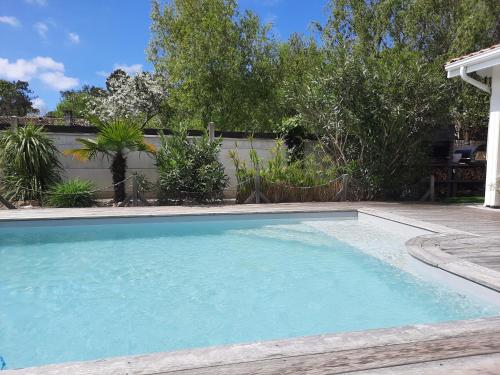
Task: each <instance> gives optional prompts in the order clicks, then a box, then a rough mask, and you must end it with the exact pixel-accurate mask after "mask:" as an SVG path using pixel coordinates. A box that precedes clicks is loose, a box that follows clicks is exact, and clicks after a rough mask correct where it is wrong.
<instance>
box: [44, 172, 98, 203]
mask: <svg viewBox="0 0 500 375" xmlns="http://www.w3.org/2000/svg"><path fill="white" fill-rule="evenodd" d="M94 189H95V187H94V184H93V183H92V182H90V181H86V180H80V179H78V178H76V179H73V180H68V181H64V182H60V183H57V184H55V185H54V186H52V187H51V188H50V190H49V191H48V192H47V195H46V198H45V204H46V205H47V206H50V207H57V208H70V207H92V206H93V205H94V203H95V193H94Z"/></svg>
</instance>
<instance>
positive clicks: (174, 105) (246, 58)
mask: <svg viewBox="0 0 500 375" xmlns="http://www.w3.org/2000/svg"><path fill="white" fill-rule="evenodd" d="M151 17H152V22H153V24H152V31H153V38H152V41H151V44H150V49H149V56H150V59H151V61H152V62H153V64H154V66H155V70H156V71H158V72H164V73H165V74H166V75H167V76H168V77H169V80H170V83H171V93H170V97H169V108H170V109H173V111H174V113H173V114H172V115H171V119H170V124H177V123H178V122H183V123H184V124H188V126H189V127H198V128H205V126H206V125H207V124H208V122H210V121H213V122H214V123H215V124H216V125H217V127H218V128H220V129H224V130H233V129H240V130H241V129H245V130H266V129H267V130H269V129H271V127H272V125H273V124H274V122H276V121H279V114H278V112H277V106H276V100H277V99H276V89H275V88H276V83H277V82H276V78H277V76H276V68H277V49H276V44H275V43H272V42H271V40H270V37H269V35H268V34H269V28H268V27H267V26H263V25H262V24H261V22H260V20H259V18H258V17H257V16H256V15H255V14H253V13H252V12H249V11H246V12H245V13H244V14H243V15H242V14H240V13H239V11H238V7H237V3H236V1H235V0H174V1H171V2H170V3H169V4H167V5H165V7H162V6H161V5H160V2H159V1H156V0H155V1H153V11H152V15H151Z"/></svg>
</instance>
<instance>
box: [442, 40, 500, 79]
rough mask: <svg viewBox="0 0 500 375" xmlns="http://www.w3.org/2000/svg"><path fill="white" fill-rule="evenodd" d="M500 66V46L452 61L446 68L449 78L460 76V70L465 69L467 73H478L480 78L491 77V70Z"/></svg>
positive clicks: (496, 45)
mask: <svg viewBox="0 0 500 375" xmlns="http://www.w3.org/2000/svg"><path fill="white" fill-rule="evenodd" d="M496 65H500V44H495V45H493V46H491V47H488V48H484V49H482V50H479V51H476V52H472V53H469V54H467V55H464V56H460V57H457V58H454V59H451V60H450V61H448V62H447V63H446V65H445V66H444V68H445V69H446V71H447V72H448V78H451V77H456V76H458V75H460V68H461V67H464V68H465V71H466V73H473V72H476V73H477V74H479V75H480V76H483V77H488V76H491V68H492V67H493V66H496Z"/></svg>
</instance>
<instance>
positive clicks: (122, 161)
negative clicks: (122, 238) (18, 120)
mask: <svg viewBox="0 0 500 375" xmlns="http://www.w3.org/2000/svg"><path fill="white" fill-rule="evenodd" d="M77 141H78V142H79V143H80V144H81V145H82V147H81V148H77V149H71V150H66V151H65V154H67V155H73V156H75V157H76V158H77V159H80V160H91V159H95V158H97V157H98V156H102V157H105V156H106V157H108V158H110V159H111V166H110V170H111V174H112V176H113V184H114V187H113V188H114V200H115V202H123V201H124V200H125V198H126V196H125V182H122V181H124V180H125V177H126V173H127V154H128V153H129V152H132V151H140V152H146V153H149V154H154V153H155V147H154V146H153V145H152V144H149V143H147V142H146V141H145V140H144V134H143V132H142V128H141V126H140V125H137V124H136V123H134V122H130V121H128V120H114V121H111V122H107V123H104V124H101V125H99V133H98V134H97V137H96V139H95V140H94V139H83V138H79V139H77Z"/></svg>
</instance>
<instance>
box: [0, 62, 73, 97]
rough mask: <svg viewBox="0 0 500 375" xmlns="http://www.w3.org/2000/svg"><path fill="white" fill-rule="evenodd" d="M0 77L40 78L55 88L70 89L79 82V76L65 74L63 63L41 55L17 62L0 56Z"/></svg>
mask: <svg viewBox="0 0 500 375" xmlns="http://www.w3.org/2000/svg"><path fill="white" fill-rule="evenodd" d="M0 78H3V79H7V80H21V81H30V80H32V79H39V80H41V81H42V82H43V83H45V84H46V85H47V86H49V87H50V88H52V89H55V90H68V89H70V88H72V87H75V86H78V84H79V81H78V79H77V78H73V77H67V76H65V75H64V64H63V63H61V62H57V61H55V60H54V59H52V58H51V57H41V56H37V57H35V58H33V59H31V60H25V59H18V60H16V61H15V62H9V60H8V59H3V58H1V57H0Z"/></svg>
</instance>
